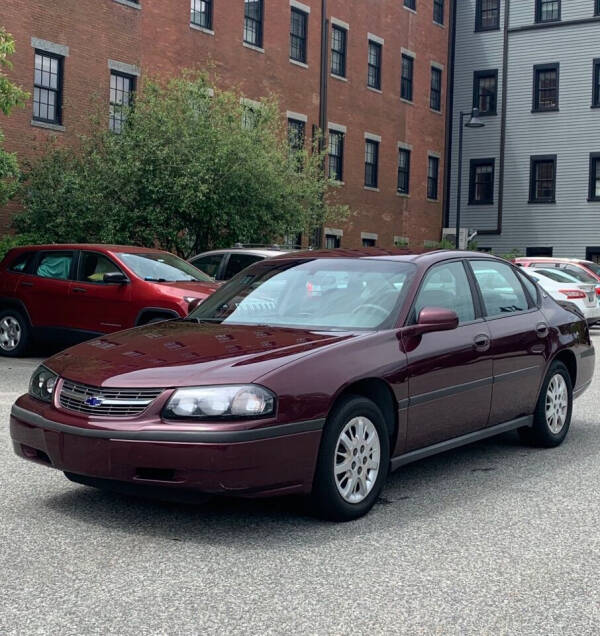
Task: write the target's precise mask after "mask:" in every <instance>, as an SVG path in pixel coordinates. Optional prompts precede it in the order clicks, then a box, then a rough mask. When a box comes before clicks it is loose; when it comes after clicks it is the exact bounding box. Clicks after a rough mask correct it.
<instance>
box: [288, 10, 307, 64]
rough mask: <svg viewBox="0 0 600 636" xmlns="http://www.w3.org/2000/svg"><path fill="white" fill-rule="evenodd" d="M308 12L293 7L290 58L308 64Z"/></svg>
mask: <svg viewBox="0 0 600 636" xmlns="http://www.w3.org/2000/svg"><path fill="white" fill-rule="evenodd" d="M307 23H308V14H306V13H304V11H300V9H294V8H292V20H291V25H290V58H291V59H292V60H296V62H302V63H303V64H306V26H307Z"/></svg>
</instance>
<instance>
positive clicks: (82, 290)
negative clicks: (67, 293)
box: [73, 287, 87, 294]
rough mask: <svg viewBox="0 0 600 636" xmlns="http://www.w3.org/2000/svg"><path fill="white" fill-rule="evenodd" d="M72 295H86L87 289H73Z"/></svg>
mask: <svg viewBox="0 0 600 636" xmlns="http://www.w3.org/2000/svg"><path fill="white" fill-rule="evenodd" d="M73 293H74V294H87V289H84V288H83V287H73Z"/></svg>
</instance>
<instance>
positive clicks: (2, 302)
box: [0, 297, 32, 327]
mask: <svg viewBox="0 0 600 636" xmlns="http://www.w3.org/2000/svg"><path fill="white" fill-rule="evenodd" d="M5 309H17V310H18V311H20V312H21V313H22V314H23V316H24V317H25V320H27V323H28V325H29V326H30V327H31V326H32V322H31V316H30V315H29V312H28V311H27V307H26V306H25V303H23V301H21V300H19V299H18V298H5V297H1V298H0V311H4V310H5Z"/></svg>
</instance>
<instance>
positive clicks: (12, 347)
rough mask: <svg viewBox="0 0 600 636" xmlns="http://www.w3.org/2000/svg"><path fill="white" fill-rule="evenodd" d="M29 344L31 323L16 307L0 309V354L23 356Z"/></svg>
mask: <svg viewBox="0 0 600 636" xmlns="http://www.w3.org/2000/svg"><path fill="white" fill-rule="evenodd" d="M28 345H29V325H28V324H27V320H25V318H24V316H23V314H22V313H21V312H20V311H17V310H16V309H4V310H2V311H0V355H3V356H8V357H12V358H15V357H17V356H21V355H23V354H24V353H25V351H26V350H27V346H28Z"/></svg>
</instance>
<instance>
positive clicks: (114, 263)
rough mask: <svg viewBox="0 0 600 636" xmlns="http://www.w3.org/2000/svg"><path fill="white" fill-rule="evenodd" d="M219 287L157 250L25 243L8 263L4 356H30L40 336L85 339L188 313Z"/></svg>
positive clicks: (2, 289)
mask: <svg viewBox="0 0 600 636" xmlns="http://www.w3.org/2000/svg"><path fill="white" fill-rule="evenodd" d="M217 286H218V285H217V283H215V281H214V280H213V279H212V278H210V277H209V276H207V275H206V274H204V273H203V272H201V271H200V270H198V269H196V268H195V267H193V266H192V265H190V264H189V263H186V262H185V261H183V260H182V259H180V258H178V257H177V256H174V255H173V254H169V253H168V252H163V251H161V250H156V249H148V248H144V247H125V246H117V245H86V244H84V245H36V246H29V247H19V248H16V249H13V250H11V251H9V252H8V254H7V255H6V257H5V258H4V259H3V260H2V262H0V355H4V356H19V355H22V354H23V353H24V352H25V351H26V349H27V346H28V345H29V343H30V341H31V339H32V338H33V337H41V338H48V337H51V338H54V339H60V340H67V341H80V340H85V339H87V338H91V337H94V336H97V335H99V334H105V333H111V332H113V331H120V330H122V329H126V328H128V327H135V326H137V325H144V324H147V323H149V322H156V321H159V320H165V319H168V318H178V317H184V316H186V315H187V314H188V312H189V309H190V306H192V307H193V306H195V305H197V304H198V301H200V300H204V299H205V298H206V297H207V296H209V295H210V294H212V292H213V291H215V289H217Z"/></svg>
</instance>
